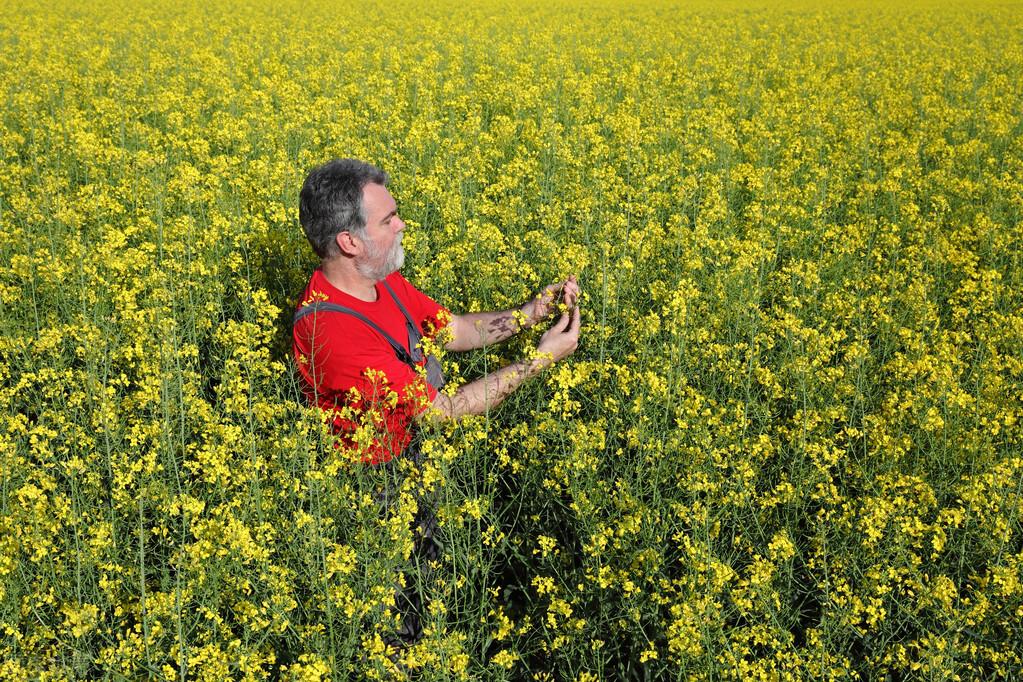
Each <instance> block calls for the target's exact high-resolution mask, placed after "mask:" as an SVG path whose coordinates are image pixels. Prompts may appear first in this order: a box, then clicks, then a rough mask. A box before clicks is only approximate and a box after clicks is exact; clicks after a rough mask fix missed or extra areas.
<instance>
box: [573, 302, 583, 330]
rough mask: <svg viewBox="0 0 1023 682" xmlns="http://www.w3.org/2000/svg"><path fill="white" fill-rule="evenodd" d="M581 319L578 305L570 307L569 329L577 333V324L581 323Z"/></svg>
mask: <svg viewBox="0 0 1023 682" xmlns="http://www.w3.org/2000/svg"><path fill="white" fill-rule="evenodd" d="M581 321H582V315H581V314H580V312H579V306H576V307H574V308H572V326H571V329H572V330H573V331H574V332H575V333H577V334H578V333H579V325H580V324H581Z"/></svg>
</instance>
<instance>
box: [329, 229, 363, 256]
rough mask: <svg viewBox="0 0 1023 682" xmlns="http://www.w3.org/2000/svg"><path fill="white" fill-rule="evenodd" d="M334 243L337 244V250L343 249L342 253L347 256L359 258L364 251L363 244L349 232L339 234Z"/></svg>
mask: <svg viewBox="0 0 1023 682" xmlns="http://www.w3.org/2000/svg"><path fill="white" fill-rule="evenodd" d="M334 241H335V242H336V243H337V248H339V249H341V253H343V254H344V255H346V256H357V255H359V253H360V251H361V249H362V244H361V243H360V242H359V241H358V240H357V239H356V238H355V237H353V236H352V233H351V232H349V231H348V230H344V231H342V232H338V233H337V236H336V237H334Z"/></svg>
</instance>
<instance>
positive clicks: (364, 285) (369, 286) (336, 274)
mask: <svg viewBox="0 0 1023 682" xmlns="http://www.w3.org/2000/svg"><path fill="white" fill-rule="evenodd" d="M320 270H322V271H323V276H324V277H326V278H327V281H328V282H330V283H331V284H332V285H333V286H334V288H336V289H340V290H341V291H343V292H345V293H346V294H348V295H349V296H354V297H355V298H357V299H359V300H360V301H367V302H369V303H372V302H373V301H375V300H377V287H376V282H375V281H373V280H371V279H369V278H368V277H363V276H362V273H360V272H359V270H358V269H357V268H356V267H355V264H354V263H352V262H351V260H350V259H348V258H344V257H343V256H342V257H339V258H331V259H330V260H325V261H321V262H320Z"/></svg>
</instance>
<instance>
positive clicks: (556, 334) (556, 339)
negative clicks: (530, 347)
mask: <svg viewBox="0 0 1023 682" xmlns="http://www.w3.org/2000/svg"><path fill="white" fill-rule="evenodd" d="M572 302H573V303H575V301H572ZM578 345H579V306H578V305H574V306H573V307H572V309H571V310H568V311H566V312H565V313H563V314H562V315H561V317H560V318H558V321H557V322H555V323H554V324H553V325H551V328H550V329H548V330H547V331H546V332H544V335H543V336H542V337H540V343H539V344H538V345H537V347H536V350H537V351H539V352H540V353H544V354H547V353H549V354H550V356H551V358H552V360H553V362H557V361H558V360H562V359H564V358H567V357H568V356H569V355H571V354H572V353H574V352H575V349H576V347H577V346H578Z"/></svg>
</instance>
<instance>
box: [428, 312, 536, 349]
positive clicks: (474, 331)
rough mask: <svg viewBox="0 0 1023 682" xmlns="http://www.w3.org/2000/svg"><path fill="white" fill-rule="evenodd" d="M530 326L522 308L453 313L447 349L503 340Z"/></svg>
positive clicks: (471, 346)
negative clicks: (489, 311)
mask: <svg viewBox="0 0 1023 682" xmlns="http://www.w3.org/2000/svg"><path fill="white" fill-rule="evenodd" d="M529 326H530V324H529V319H528V317H527V316H526V314H525V313H524V312H523V310H522V308H516V309H515V310H501V311H498V312H493V313H469V314H466V315H455V316H454V317H453V318H452V320H451V337H452V338H451V341H449V342H448V343H447V344H446V345H445V346H444V347H445V348H447V349H448V350H454V351H459V350H473V349H474V348H483V347H484V346H490V345H493V344H495V343H500V342H501V341H504V340H505V339H507V338H508V337H509V336H514V335H515V334H518V333H519V332H520V331H522V330H523V329H527V328H528V327H529Z"/></svg>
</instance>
